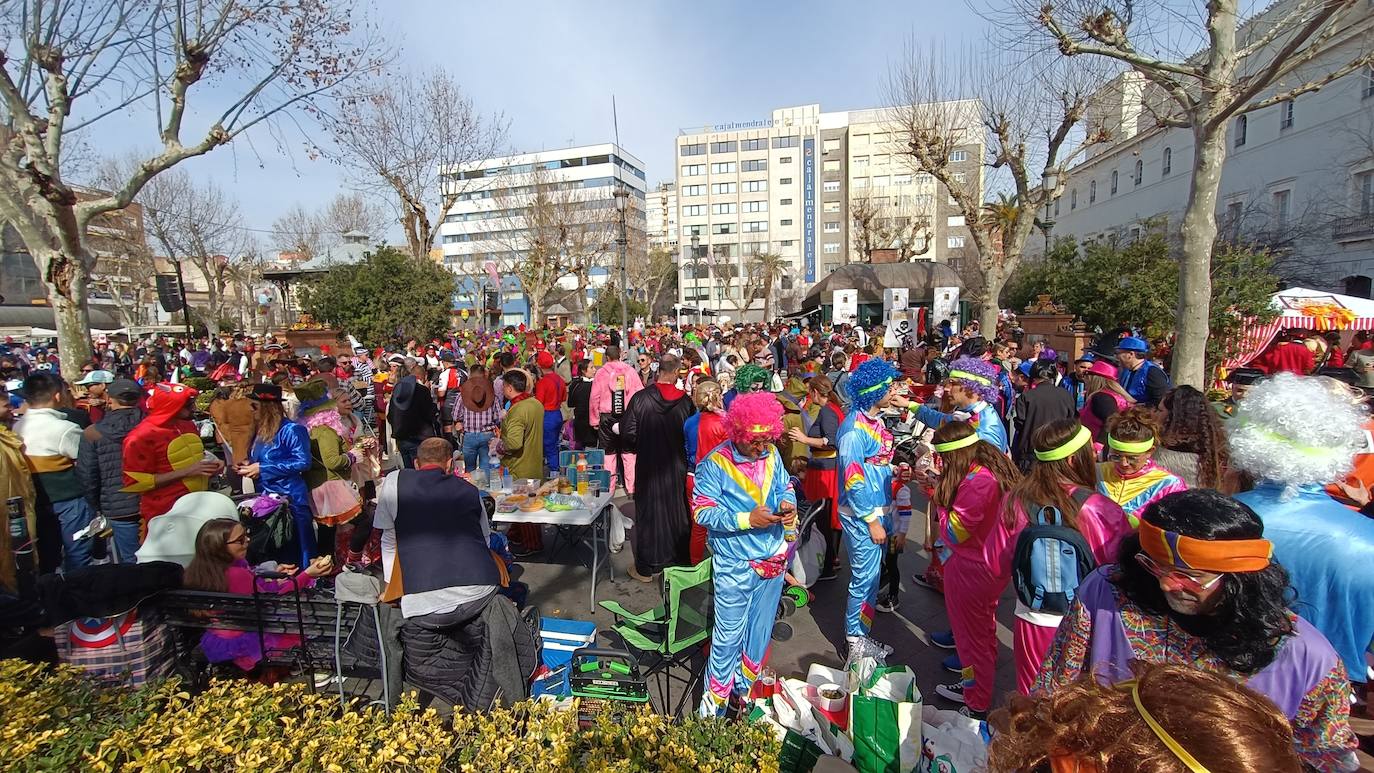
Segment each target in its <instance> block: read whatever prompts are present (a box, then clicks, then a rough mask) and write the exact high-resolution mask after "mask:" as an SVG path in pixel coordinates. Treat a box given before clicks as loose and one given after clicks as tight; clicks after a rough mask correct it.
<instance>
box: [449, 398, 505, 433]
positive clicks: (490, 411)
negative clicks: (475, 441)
mask: <svg viewBox="0 0 1374 773" xmlns="http://www.w3.org/2000/svg"><path fill="white" fill-rule="evenodd" d="M453 418H454V420H455V421H458V422H460V423H461V424H462V425H463V431H464V432H490V431H492V430H493V429H495V428H496V427H497V426H498V425H500V423H501V413H500V409H499V408H498V406H497V404H496V401H495V400H493V401H492V403H491V405H489V406H487V408H486V409H485V410H481V411H473V410H469V409H468V407H467V406H465V405H463V400H462V398H459V400H458V402H457V403H456V404H455V405H454V408H453Z"/></svg>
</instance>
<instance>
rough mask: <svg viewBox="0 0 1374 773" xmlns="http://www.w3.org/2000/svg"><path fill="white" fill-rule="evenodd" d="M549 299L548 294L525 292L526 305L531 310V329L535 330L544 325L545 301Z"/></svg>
mask: <svg viewBox="0 0 1374 773" xmlns="http://www.w3.org/2000/svg"><path fill="white" fill-rule="evenodd" d="M547 297H548V294H547V293H531V292H530V291H529V290H526V291H525V303H526V304H527V305H528V306H529V309H530V310H529V315H530V327H532V328H535V327H539V326H541V325H543V324H544V300H545V299H546V298H547Z"/></svg>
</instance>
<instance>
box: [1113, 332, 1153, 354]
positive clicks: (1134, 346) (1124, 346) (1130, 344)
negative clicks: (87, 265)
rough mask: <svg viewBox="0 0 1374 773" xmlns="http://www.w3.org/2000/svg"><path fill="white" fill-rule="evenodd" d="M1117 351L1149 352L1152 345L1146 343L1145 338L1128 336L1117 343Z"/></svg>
mask: <svg viewBox="0 0 1374 773" xmlns="http://www.w3.org/2000/svg"><path fill="white" fill-rule="evenodd" d="M1116 350H1117V351H1118V352H1148V351H1150V345H1149V344H1147V343H1145V339H1143V338H1134V337H1130V336H1127V337H1126V338H1123V339H1121V340H1120V341H1117V342H1116Z"/></svg>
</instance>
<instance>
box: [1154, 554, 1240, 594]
mask: <svg viewBox="0 0 1374 773" xmlns="http://www.w3.org/2000/svg"><path fill="white" fill-rule="evenodd" d="M1135 560H1136V563H1138V564H1140V565H1141V566H1143V567H1145V571H1147V572H1149V573H1150V574H1152V575H1154V576H1155V578H1156V579H1160V580H1165V581H1166V582H1169V583H1172V584H1173V586H1174V587H1172V588H1168V589H1166V590H1183V591H1187V592H1189V593H1202V592H1204V591H1208V590H1211V589H1212V588H1214V587H1216V584H1217V583H1219V582H1221V578H1222V577H1224V576H1225V575H1221V574H1218V575H1216V576H1214V577H1212V579H1210V580H1203V579H1201V578H1198V577H1194V576H1192V575H1190V574H1186V573H1184V570H1182V569H1175V568H1173V567H1164V566H1160V565H1159V564H1157V563H1155V560H1154V559H1153V558H1150V557H1149V556H1148V555H1146V554H1144V553H1136V554H1135Z"/></svg>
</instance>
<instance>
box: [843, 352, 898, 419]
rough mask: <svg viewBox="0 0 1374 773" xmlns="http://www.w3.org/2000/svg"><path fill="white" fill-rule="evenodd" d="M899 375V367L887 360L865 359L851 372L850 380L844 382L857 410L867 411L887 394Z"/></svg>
mask: <svg viewBox="0 0 1374 773" xmlns="http://www.w3.org/2000/svg"><path fill="white" fill-rule="evenodd" d="M897 376H898V373H897V369H896V368H894V367H892V366H891V365H889V364H888V363H887V362H886V361H885V360H879V359H868V360H864V361H863V363H862V364H861V365H859V367H857V368H855V369H854V372H853V373H851V374H850V376H849V380H848V381H846V382H844V384H845V389H846V390H848V392H849V400H850V402H851V403H853V404H854V408H855V410H860V411H866V410H868V409H869V408H872V407H873V404H874V403H876V402H878V401H879V400H881V399H883V395H886V394H887V387H888V385H889V384H891V383H892V382H893V381H896V380H897Z"/></svg>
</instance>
